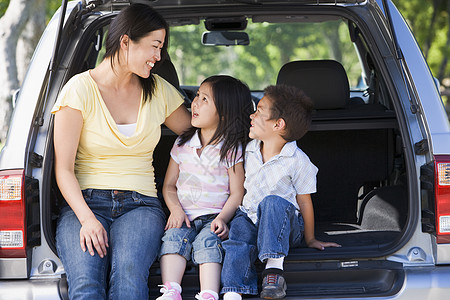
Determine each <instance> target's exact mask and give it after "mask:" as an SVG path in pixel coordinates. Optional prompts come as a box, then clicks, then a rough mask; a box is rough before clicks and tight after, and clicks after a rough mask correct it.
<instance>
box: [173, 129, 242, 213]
mask: <svg viewBox="0 0 450 300" xmlns="http://www.w3.org/2000/svg"><path fill="white" fill-rule="evenodd" d="M198 134H199V132H198V131H197V132H196V133H195V134H194V136H193V137H192V138H191V140H189V141H187V142H186V143H185V144H184V145H183V146H178V142H179V138H178V139H177V140H176V141H175V144H174V146H173V148H172V150H171V151H170V155H171V157H172V158H173V160H174V161H175V162H176V163H177V164H178V167H179V170H180V173H179V176H178V180H177V183H176V187H177V195H178V199H179V201H180V203H181V205H182V206H183V209H184V211H185V213H186V215H187V216H188V218H189V220H191V221H192V220H194V219H195V218H197V217H199V216H203V215H208V214H218V213H220V211H221V210H222V207H223V206H224V205H225V202H226V201H227V200H228V196H229V195H230V185H229V178H228V169H229V168H231V167H232V166H233V165H234V164H236V163H239V162H242V157H241V156H242V149H241V148H240V149H239V151H238V153H237V157H238V160H237V161H236V163H233V162H231V161H230V159H225V160H224V161H220V149H221V147H222V144H223V142H220V143H218V144H217V145H207V146H206V147H205V148H204V149H203V151H202V153H201V155H200V156H199V155H198V154H197V149H200V148H201V147H202V144H201V142H200V137H199V135H198Z"/></svg>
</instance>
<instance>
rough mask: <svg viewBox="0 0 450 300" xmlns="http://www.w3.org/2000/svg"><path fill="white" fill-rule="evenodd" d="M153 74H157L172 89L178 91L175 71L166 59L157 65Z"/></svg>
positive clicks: (178, 84)
mask: <svg viewBox="0 0 450 300" xmlns="http://www.w3.org/2000/svg"><path fill="white" fill-rule="evenodd" d="M153 73H155V74H158V75H159V76H161V77H162V78H164V79H165V80H167V81H168V82H169V83H170V84H172V85H173V86H174V87H176V88H177V89H180V81H179V80H178V75H177V71H176V69H175V66H174V65H173V63H172V62H171V61H170V59H169V58H166V59H165V60H164V61H162V62H161V63H159V64H158V66H157V67H155V69H154V70H153Z"/></svg>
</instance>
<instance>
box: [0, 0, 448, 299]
mask: <svg viewBox="0 0 450 300" xmlns="http://www.w3.org/2000/svg"><path fill="white" fill-rule="evenodd" d="M133 2H144V3H147V4H148V5H151V6H153V7H154V8H155V9H156V10H158V11H159V12H160V13H161V14H162V15H163V16H164V17H165V18H166V20H167V21H168V23H169V24H170V28H171V32H170V43H169V57H170V59H169V60H167V61H166V63H165V64H163V65H162V66H161V67H160V68H159V69H158V70H155V72H156V73H158V74H160V75H161V76H163V77H164V78H165V79H166V80H168V81H169V82H170V83H172V84H173V85H174V86H175V87H176V88H178V89H179V90H180V92H181V93H182V94H183V95H184V96H185V105H186V106H187V107H188V108H189V107H190V103H191V101H192V99H193V98H194V95H195V93H196V91H197V88H198V84H199V83H200V82H201V81H202V80H203V79H204V78H206V77H208V76H210V75H214V74H228V75H232V76H235V77H237V78H239V79H241V80H242V81H244V82H246V83H247V84H248V85H249V87H250V89H251V90H252V94H253V100H254V101H255V104H256V103H257V101H259V99H260V98H261V97H262V94H263V93H262V90H263V89H264V87H266V86H267V85H269V84H277V83H284V84H289V85H294V86H297V87H299V88H302V89H303V90H304V91H305V92H306V94H307V95H309V96H310V97H311V98H312V100H313V102H314V107H315V111H314V115H313V120H312V125H311V129H310V131H309V132H308V133H307V134H306V135H305V136H304V137H303V138H302V139H301V140H299V141H298V145H299V147H300V148H301V149H303V151H304V152H306V153H307V154H308V156H309V157H310V159H311V161H312V162H313V163H314V164H315V165H316V166H317V167H318V168H319V173H318V185H317V193H315V194H314V195H312V198H313V203H314V208H315V221H316V237H317V238H318V239H320V240H324V241H335V242H337V243H339V244H341V245H342V247H340V248H327V249H326V250H324V251H317V250H315V249H310V248H306V247H303V248H297V249H292V251H291V252H290V254H289V256H288V257H287V258H286V260H285V275H286V276H285V277H286V280H287V283H288V286H289V288H288V291H287V298H291V299H317V298H321V299H325V298H333V299H348V298H352V299H358V298H359V299H367V298H369V299H408V300H409V299H445V298H446V297H448V295H449V294H450V265H449V264H450V127H449V122H448V118H447V115H446V112H445V109H444V106H443V104H442V101H441V98H440V95H439V90H438V88H437V86H436V84H435V81H434V78H433V76H432V74H431V72H430V70H429V68H428V66H427V63H426V61H425V60H424V58H423V56H422V53H421V51H420V48H419V47H418V45H417V43H416V41H415V39H414V36H413V34H412V33H411V31H410V30H409V28H408V26H407V24H406V22H405V20H404V19H403V18H402V16H401V15H400V13H399V12H398V10H397V9H396V8H395V6H394V5H393V4H392V2H391V1H390V0H364V1H363V0H278V1H274V0H252V1H246V0H242V1H231V0H230V1H227V0H196V1H191V0H165V1H158V0H139V1H138V0H135V1H133V0H104V1H98V0H97V1H88V0H84V1H70V2H69V3H68V4H67V7H66V3H63V7H62V8H61V9H60V10H58V11H57V12H56V14H55V16H54V17H53V19H52V20H51V21H50V23H49V24H48V26H47V28H46V30H45V32H44V34H43V36H42V38H41V40H40V43H39V45H38V47H37V48H36V51H35V54H34V56H33V59H32V61H31V63H30V67H29V70H28V73H27V76H26V78H25V80H24V83H23V85H22V87H21V89H20V92H19V94H18V98H17V100H16V104H15V110H14V114H13V118H12V121H11V125H10V130H9V134H8V138H7V141H6V144H5V146H4V148H3V150H2V152H1V155H0V299H60V298H61V299H67V297H68V296H67V281H66V278H65V272H64V266H63V265H62V263H61V261H60V260H59V258H58V255H57V253H56V247H55V227H56V219H57V217H58V214H59V207H60V204H61V201H64V200H63V199H62V197H61V195H60V193H59V190H58V187H57V185H56V183H55V178H54V171H53V156H54V151H53V137H52V134H53V116H52V114H51V113H50V111H51V108H52V106H53V104H54V102H55V100H56V98H57V96H58V93H59V91H60V90H61V88H62V86H63V85H64V84H65V83H66V82H67V81H68V80H69V79H70V78H71V77H72V76H73V75H75V74H77V73H80V72H83V71H85V70H87V69H90V68H93V67H95V66H96V64H97V63H99V62H100V61H101V59H102V54H103V51H104V46H103V42H104V40H105V36H106V34H107V32H108V26H109V24H110V22H111V20H112V19H113V18H114V17H115V16H116V15H117V12H118V11H119V10H120V9H121V8H123V7H124V6H126V5H129V3H133ZM60 20H62V21H63V22H61V23H60ZM175 138H176V136H175V134H174V133H172V132H171V131H170V130H168V129H167V128H165V127H164V126H163V128H162V136H161V140H160V142H159V145H158V147H157V149H156V150H155V153H154V167H155V175H156V181H157V185H158V187H159V188H161V186H162V182H163V179H164V175H165V170H166V167H167V164H168V160H169V151H170V149H171V147H172V144H173V142H174V140H175ZM161 198H162V195H161ZM161 200H162V199H161ZM258 268H262V265H258ZM197 272H198V270H197V268H196V267H195V266H194V265H190V266H189V268H188V270H187V275H186V276H185V277H184V280H183V283H182V286H183V290H184V293H183V294H184V296H185V297H190V296H193V295H194V294H195V293H196V292H197V291H198V279H197V278H198V277H197ZM150 273H151V276H150V279H149V286H150V298H155V297H157V296H158V295H159V293H158V287H157V285H158V284H159V283H160V282H161V279H160V272H159V267H158V263H155V264H154V266H153V267H152V268H151V270H150Z"/></svg>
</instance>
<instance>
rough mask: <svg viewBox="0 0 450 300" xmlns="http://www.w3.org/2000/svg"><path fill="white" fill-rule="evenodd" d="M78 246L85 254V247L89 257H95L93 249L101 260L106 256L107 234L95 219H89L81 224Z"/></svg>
mask: <svg viewBox="0 0 450 300" xmlns="http://www.w3.org/2000/svg"><path fill="white" fill-rule="evenodd" d="M80 245H81V249H82V250H83V252H86V247H87V250H88V251H89V253H90V254H91V256H94V255H95V251H94V248H95V250H97V253H98V255H99V256H100V257H101V258H103V257H105V256H106V254H107V251H106V248H107V247H109V245H108V234H107V232H106V230H105V228H104V227H103V225H102V223H100V222H99V221H98V220H97V218H95V217H91V218H89V219H87V220H85V221H84V222H83V223H82V224H81V229H80Z"/></svg>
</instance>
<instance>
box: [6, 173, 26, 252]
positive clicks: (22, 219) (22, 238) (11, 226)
mask: <svg viewBox="0 0 450 300" xmlns="http://www.w3.org/2000/svg"><path fill="white" fill-rule="evenodd" d="M23 186H24V173H23V170H8V171H0V258H8V257H15V258H17V257H26V251H25V248H26V241H27V238H26V230H25V228H26V215H25V209H26V207H25V199H24V189H23Z"/></svg>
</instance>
